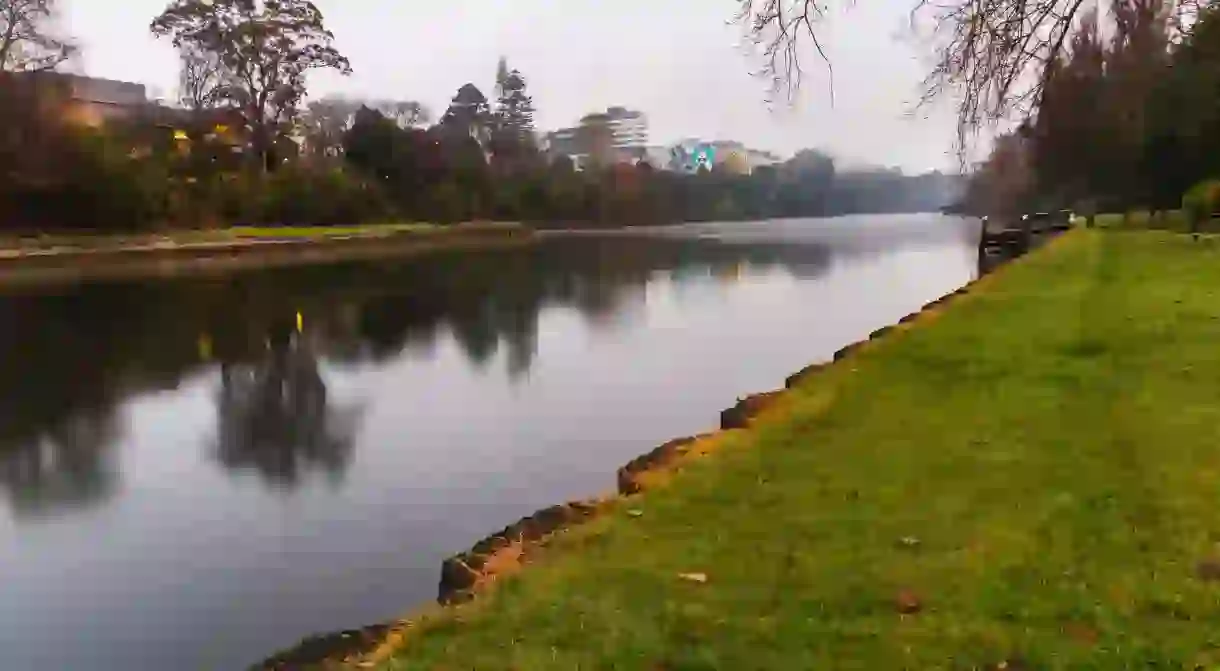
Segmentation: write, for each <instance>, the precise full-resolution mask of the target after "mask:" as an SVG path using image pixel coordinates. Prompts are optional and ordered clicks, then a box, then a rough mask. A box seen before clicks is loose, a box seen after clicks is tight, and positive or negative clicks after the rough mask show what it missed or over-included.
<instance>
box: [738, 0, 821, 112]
mask: <svg viewBox="0 0 1220 671" xmlns="http://www.w3.org/2000/svg"><path fill="white" fill-rule="evenodd" d="M738 2H739V3H740V5H741V8H740V9H739V10H738V12H737V16H736V17H735V21H736V23H737V24H738V25H740V26H741V27H742V28H743V29H744V30H745V32H746V35H747V38H748V39H749V40H750V42H751V44H753V45H754V47H755V49H756V53H757V54H760V55H761V56H762V58H763V60H764V63H763V69H762V72H761V73H759V74H760V75H761V76H763V77H766V78H768V79H770V81H771V94H772V96H778V95H779V94H781V93H782V94H784V95H785V97H786V98H787V99H788V101H789V102H791V101H792V100H793V99H794V97H795V95H796V92H797V90H798V89H799V88H800V85H801V79H802V77H803V75H804V71H803V70H802V69H801V62H800V47H801V36H802V35H807V36H808V39H809V40H810V41H811V42H812V43H813V47H814V49H815V50H816V51H817V53H818V56H819V57H820V58H821V59H822V62H823V63H824V64H825V65H826V69H827V72H828V73H829V75H830V86H829V93H830V101H831V105H833V104H834V66H833V65H832V64H831V62H830V59H829V58H828V57H827V56H826V51H825V49H824V48H823V47H822V42H821V41H820V40H819V39H818V35H817V32H816V31H815V30H814V25H815V24H816V23H817V22H818V21H821V20H822V19H823V18H824V17H825V12H826V7H825V6H822V5H818V4H817V2H816V0H738Z"/></svg>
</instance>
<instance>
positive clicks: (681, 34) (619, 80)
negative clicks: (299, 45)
mask: <svg viewBox="0 0 1220 671" xmlns="http://www.w3.org/2000/svg"><path fill="white" fill-rule="evenodd" d="M912 1H913V0H869V2H851V3H837V4H836V3H831V4H832V7H834V9H832V10H831V13H830V16H828V19H827V21H826V23H824V24H823V26H822V31H823V32H822V33H821V34H820V36H821V37H822V38H823V42H824V44H825V46H826V48H827V53H828V56H829V58H830V60H831V63H832V64H833V68H834V78H833V80H834V81H833V91H834V96H833V104H832V100H831V96H830V91H831V89H830V78H829V73H828V70H827V68H826V66H825V64H823V63H822V62H821V61H820V59H819V58H818V56H817V55H816V53H815V52H813V50H812V48H811V47H809V48H807V49H806V51H805V52H804V58H803V64H804V66H805V70H806V75H805V77H804V80H803V83H802V86H801V89H800V91H799V93H798V96H797V99H796V100H795V101H793V102H792V103H791V104H790V103H788V102H786V100H784V99H782V98H781V100H780V101H778V102H777V103H776V104H768V103H767V99H768V97H770V96H769V92H768V89H769V82H767V81H765V80H763V79H760V78H758V77H755V76H752V75H751V72H752V71H756V70H757V69H758V66H759V65H760V61H759V60H757V58H756V57H754V56H752V55H751V54H750V53H749V52H748V51H747V50H745V49H744V48H743V47H742V43H743V40H742V33H741V29H740V27H738V26H736V25H734V24H732V22H731V19H732V18H733V16H734V15H735V13H736V11H737V8H738V2H737V0H446V1H443V2H442V1H441V0H315V4H316V5H317V6H318V7H319V8H320V9H321V10H322V13H323V14H324V16H325V20H326V24H327V27H328V28H329V29H330V30H331V31H332V32H333V33H334V34H335V44H336V46H337V47H338V48H339V49H340V51H341V52H343V54H344V55H345V56H347V57H348V58H349V59H350V60H351V63H352V68H353V70H354V72H353V74H352V75H351V76H348V77H343V76H339V75H336V74H331V73H318V74H314V75H312V76H311V78H310V96H311V97H320V96H323V95H327V94H343V95H348V96H353V97H368V98H389V99H400V100H418V101H420V102H422V103H424V104H425V105H426V106H428V107H429V108H430V109H431V110H432V112H433V113H434V114H436V115H439V114H440V113H441V112H443V111H444V110H445V107H446V106H447V105H448V102H449V100H450V99H451V98H452V97H453V94H454V93H455V92H456V91H457V89H458V87H460V86H461V85H462V84H464V83H466V82H472V83H474V84H475V85H476V86H478V87H479V88H480V89H482V90H483V92H484V93H485V94H487V95H488V96H489V97H490V96H491V92H492V90H493V88H494V80H495V72H496V63H497V60H498V59H499V58H500V57H501V56H504V57H505V58H507V59H508V64H509V67H510V68H516V69H518V70H520V71H521V72H522V74H523V75H524V76H525V78H526V80H527V81H528V86H529V92H530V94H531V95H532V96H533V98H534V105H535V107H536V108H537V114H536V117H535V123H536V125H537V127H538V129H539V130H541V131H545V130H553V129H555V128H560V127H564V126H570V125H574V124H575V123H576V122H577V120H578V119H579V118H580V117H581V116H583V115H584V114H586V113H588V112H592V111H597V110H601V109H604V108H606V107H608V106H611V105H621V106H624V107H628V108H631V109H638V110H641V111H643V112H644V113H645V114H647V115H648V121H649V126H650V135H651V143H652V144H667V143H670V142H674V141H677V140H680V139H682V138H700V139H704V140H737V141H740V142H743V143H745V144H746V145H747V146H749V147H753V148H757V149H765V150H770V151H774V152H777V153H779V154H780V155H783V156H789V155H791V154H793V153H795V152H796V151H797V150H799V149H803V148H815V149H821V150H823V151H827V152H829V153H830V154H832V155H833V156H835V157H836V158H837V159H838V160H839V162H840V164H841V165H844V166H846V165H851V164H861V163H871V164H880V165H887V166H897V167H900V168H902V169H903V170H904V171H907V172H908V173H917V172H923V171H927V170H933V169H939V170H955V169H956V166H957V162H956V158H955V155H954V153H953V151H952V141H953V137H954V132H953V128H954V124H953V115H952V110H951V109H950V108H949V106H948V105H946V104H939V105H936V106H933V107H932V108H928V109H923V110H919V111H918V112H916V113H915V114H912V110H913V107H914V103H915V102H916V101H917V100H918V98H919V93H920V88H919V82H920V80H921V79H922V78H923V75H924V74H925V73H926V70H927V66H928V63H927V50H926V48H921V47H920V45H919V44H917V43H916V41H915V40H913V39H912V37H911V35H910V33H909V28H908V23H907V12H908V11H909V10H910V8H911V6H912ZM60 2H61V12H62V17H61V20H62V23H63V24H64V25H63V29H64V30H66V31H67V32H68V33H69V34H70V35H71V36H73V37H74V38H75V39H76V40H77V42H78V44H79V45H80V47H81V58H80V60H79V62H78V63H76V64H75V66H74V67H75V69H76V70H78V71H81V72H83V73H84V74H88V75H90V76H94V77H105V78H108V79H122V80H126V81H135V82H140V83H143V84H146V85H148V86H149V87H150V95H159V96H165V97H169V98H172V97H173V95H174V89H175V82H176V80H177V60H176V57H175V54H174V51H173V48H172V47H171V46H170V45H169V43H168V42H167V41H164V40H156V39H154V38H153V37H152V35H151V34H150V33H149V32H148V25H149V23H150V21H151V20H152V19H153V17H155V16H156V15H157V14H158V13H160V11H161V10H162V9H164V7H165V5H166V2H167V0H122V1H121V2H119V1H117V0H60ZM848 5H851V6H848ZM807 46H808V45H807Z"/></svg>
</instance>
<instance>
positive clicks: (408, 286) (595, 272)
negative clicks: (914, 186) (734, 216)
mask: <svg viewBox="0 0 1220 671" xmlns="http://www.w3.org/2000/svg"><path fill="white" fill-rule="evenodd" d="M709 230H720V229H709ZM750 235H751V234H749V233H737V234H735V235H725V234H717V235H704V234H699V236H698V237H689V236H688V237H679V236H670V235H662V236H660V237H656V236H652V237H644V236H639V235H622V236H610V237H606V238H599V239H597V240H596V242H592V241H590V240H589V239H584V238H575V237H574V238H562V237H560V238H555V239H549V240H547V241H546V242H545V244H541V245H538V246H535V247H533V248H530V249H526V250H518V251H515V252H503V251H488V252H473V253H471V252H465V253H453V254H437V255H434V256H429V257H427V258H423V259H415V260H412V261H410V262H407V263H402V264H376V265H368V264H343V265H335V266H328V267H312V268H305V269H293V270H286V271H273V272H264V273H255V274H247V275H240V276H235V277H230V278H222V279H215V278H206V279H205V278H200V279H195V280H179V281H168V282H159V283H155V284H115V285H93V286H83V287H78V288H74V289H71V290H68V291H65V292H63V293H61V294H58V295H44V296H23V297H8V298H3V299H0V320H3V323H5V324H6V328H5V329H4V330H3V333H0V360H3V361H4V362H5V365H4V366H3V367H2V370H0V488H2V489H3V490H4V492H5V494H6V496H7V498H8V499H9V500H10V502H11V503H12V507H13V509H14V510H15V511H17V513H18V514H19V515H20V514H23V513H27V512H33V511H38V510H49V509H54V508H55V507H57V506H79V505H83V504H88V503H93V502H98V501H102V500H104V499H105V498H106V496H107V495H108V494H110V493H112V492H113V491H114V490H115V488H116V487H117V486H118V473H117V472H116V466H115V464H114V463H113V455H112V451H113V450H112V446H113V445H114V444H115V442H116V441H118V440H119V439H120V438H121V435H122V426H123V421H122V419H121V417H119V416H118V415H117V410H116V407H117V406H118V405H119V404H120V403H122V402H123V401H124V400H125V399H127V398H130V397H132V396H134V395H137V394H141V393H147V392H152V391H156V390H159V389H171V388H174V387H176V386H177V385H178V384H180V382H181V381H182V380H183V379H184V378H185V377H187V376H188V375H191V374H194V373H196V372H200V371H205V370H209V369H216V370H218V371H219V372H220V379H221V382H220V385H219V390H218V391H217V393H216V396H215V402H216V409H217V417H218V426H217V439H216V462H217V463H219V464H221V465H222V466H223V467H225V468H227V469H232V470H236V471H246V470H253V471H256V472H258V473H259V474H260V475H261V476H262V478H263V479H264V480H265V481H266V482H267V483H268V484H270V485H274V486H276V487H292V486H295V485H296V484H297V483H299V482H300V481H301V479H302V477H303V476H304V475H305V474H306V473H307V472H309V471H310V470H313V469H317V470H319V471H321V472H325V473H327V474H328V475H330V476H332V477H338V476H340V475H341V474H342V472H343V469H344V467H345V465H346V464H347V463H348V462H349V461H350V459H351V450H352V447H351V446H352V442H353V440H352V435H353V434H354V432H355V431H356V429H357V426H356V425H357V424H358V417H359V413H358V411H356V410H354V409H351V408H332V407H330V406H329V404H328V395H327V383H326V379H325V375H324V374H323V373H322V372H321V367H320V364H321V363H323V362H326V361H331V362H335V363H343V364H361V363H367V364H378V363H381V362H385V361H387V360H389V359H392V358H394V357H396V356H398V355H399V354H400V353H401V352H403V351H404V350H405V349H418V350H420V351H423V352H424V353H427V352H428V351H430V350H431V349H432V348H433V347H434V346H435V343H436V342H437V340H438V338H441V337H445V336H446V334H447V335H448V336H451V337H452V339H453V341H454V342H456V343H457V345H458V346H460V348H461V350H462V351H463V352H464V353H465V355H466V357H467V358H468V359H469V361H470V362H471V363H472V364H474V366H476V367H477V368H479V369H481V370H485V371H486V370H488V367H489V366H490V365H491V364H492V363H493V362H495V361H497V360H501V361H502V364H501V365H503V366H504V369H503V370H504V372H505V373H506V374H507V376H508V377H509V378H510V379H520V378H521V377H523V376H525V375H527V374H528V372H529V370H530V368H531V366H532V364H533V361H534V358H535V357H536V356H537V342H538V317H539V313H540V312H541V311H542V310H543V309H545V308H547V307H567V308H571V309H573V310H575V311H577V312H578V313H579V314H581V315H582V316H583V318H584V319H585V321H586V322H587V323H588V324H589V325H590V327H591V328H592V329H594V330H601V329H606V328H611V327H613V326H614V325H615V324H616V323H621V322H622V320H624V319H629V318H630V315H631V314H632V313H633V311H638V310H639V309H640V308H641V306H642V305H643V304H644V302H645V300H646V286H647V284H648V282H649V281H650V279H651V278H653V277H654V276H656V275H657V274H658V273H660V274H664V275H666V276H668V277H669V278H670V279H671V280H672V281H673V282H675V283H677V284H680V285H681V284H697V283H702V282H707V283H717V284H721V285H723V284H731V283H733V282H737V281H740V280H741V279H742V278H743V277H745V276H749V275H761V274H767V273H771V272H776V271H783V272H787V273H788V274H790V275H791V276H793V277H797V278H800V279H812V278H817V277H819V276H820V275H822V274H824V273H825V272H826V271H827V269H828V268H829V267H830V265H831V262H832V255H831V247H832V246H834V254H835V255H836V257H837V258H838V259H839V260H840V261H841V260H842V259H844V258H845V257H852V256H862V255H863V256H867V255H870V254H876V253H880V252H879V248H884V246H878V245H876V244H857V245H851V244H840V243H839V242H833V241H832V242H827V241H825V240H821V239H817V238H813V239H805V238H803V237H801V236H799V235H798V236H796V237H792V238H788V239H779V240H776V239H766V238H764V239H755V238H753V237H750ZM853 240H854V238H853ZM914 242H919V240H918V239H915V240H914ZM298 315H300V317H298ZM297 319H300V320H301V322H302V323H301V324H299V325H297V324H295V322H296V320H297ZM297 326H299V327H300V333H297V330H298V329H297V328H296V327H297Z"/></svg>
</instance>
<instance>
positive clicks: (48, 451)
mask: <svg viewBox="0 0 1220 671" xmlns="http://www.w3.org/2000/svg"><path fill="white" fill-rule="evenodd" d="M118 433H119V432H118V428H117V425H116V422H115V418H114V415H113V413H112V412H110V410H109V409H106V408H93V409H86V410H82V411H80V412H78V413H76V414H73V415H70V416H68V417H65V418H64V419H63V420H61V421H60V422H58V423H57V424H55V425H54V426H50V427H47V429H46V430H45V431H43V432H40V433H38V434H37V435H34V436H26V437H23V438H22V439H21V440H22V442H21V443H17V444H9V445H7V446H6V447H3V448H0V487H2V488H3V489H5V490H6V491H7V492H8V499H9V502H10V504H11V505H12V508H13V510H14V511H15V512H16V513H17V514H18V515H26V514H39V513H43V512H48V511H51V510H54V509H56V508H59V507H78V506H82V505H87V504H89V503H93V502H95V501H99V500H101V499H103V498H105V497H106V495H108V494H109V493H110V492H111V491H112V490H113V489H114V485H115V476H116V475H117V474H116V473H115V470H114V465H113V463H111V462H112V459H111V451H112V450H111V447H112V446H113V444H114V441H115V439H116V437H117V436H118Z"/></svg>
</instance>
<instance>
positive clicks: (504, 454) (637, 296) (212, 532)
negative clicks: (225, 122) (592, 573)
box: [0, 218, 975, 671]
mask: <svg viewBox="0 0 1220 671" xmlns="http://www.w3.org/2000/svg"><path fill="white" fill-rule="evenodd" d="M858 223H859V225H857V222H851V221H842V222H804V223H800V222H797V223H792V224H789V223H785V222H774V223H767V224H755V225H727V226H699V227H685V228H683V229H666V231H664V232H662V233H656V232H649V233H648V234H647V235H641V234H638V233H636V234H621V235H609V236H597V237H581V236H561V237H555V238H550V237H547V238H544V240H543V241H542V242H541V243H539V244H538V245H534V246H531V247H528V248H524V249H517V250H513V251H505V250H499V251H486V252H463V253H452V254H436V255H429V256H427V257H421V258H415V259H411V260H409V261H404V262H401V263H391V262H378V263H368V264H340V265H332V266H326V267H311V268H296V269H291V270H282V271H273V272H259V273H251V274H240V275H235V276H231V277H196V278H191V279H181V280H175V281H158V282H145V283H127V284H123V283H113V284H95V285H90V286H82V287H78V288H74V289H69V290H59V291H56V292H52V293H45V294H43V295H22V296H9V297H0V323H3V324H4V328H2V329H0V360H2V362H3V364H4V365H2V366H0V557H3V558H4V573H3V579H2V580H0V668H2V669H4V670H5V671H7V670H8V669H36V668H46V669H67V668H88V669H96V670H97V671H110V670H111V669H114V670H116V671H117V670H119V669H122V670H123V671H129V670H131V669H144V668H149V669H160V668H177V667H179V666H182V663H183V660H187V665H188V666H190V667H191V668H244V667H245V665H247V664H249V663H251V662H253V661H254V660H256V659H259V658H261V657H263V656H265V655H267V654H268V653H270V652H272V651H273V650H275V649H277V648H281V647H283V646H286V645H290V644H291V643H293V642H294V641H296V640H299V639H300V637H302V636H304V635H306V634H309V633H311V632H317V631H327V630H332V629H339V628H343V627H350V626H355V625H359V624H365V623H368V622H376V621H381V620H384V619H387V618H390V617H393V616H395V615H397V614H400V613H401V612H402V611H403V610H404V609H406V608H409V607H411V605H412V604H416V603H419V602H421V601H424V600H427V599H430V598H432V597H433V596H434V594H435V586H436V571H437V566H438V565H439V562H440V560H441V559H442V558H443V557H444V556H446V555H448V554H451V553H452V552H455V551H457V550H460V549H461V548H463V547H467V546H469V544H470V543H471V542H472V540H473V539H475V538H477V537H479V536H480V535H482V534H485V533H487V532H488V531H489V530H491V529H495V528H501V527H503V526H504V525H505V524H507V523H509V522H511V521H512V520H514V519H517V518H519V517H520V516H522V515H524V514H528V513H530V512H532V511H533V510H536V509H537V508H539V507H543V506H546V505H549V504H552V503H554V502H555V501H563V500H570V499H572V498H575V497H579V496H587V495H589V494H591V493H595V492H598V491H602V490H604V489H606V488H608V487H612V486H613V474H614V469H615V468H617V467H618V466H619V465H621V464H622V463H624V462H625V461H626V460H628V459H630V458H632V457H634V456H636V455H638V454H639V453H640V452H641V451H643V450H645V449H647V448H648V447H651V446H652V445H655V444H658V443H659V442H661V441H663V440H665V439H667V438H670V437H672V436H675V435H683V434H688V433H692V432H696V431H700V430H704V429H706V428H707V427H708V426H709V424H711V423H714V421H715V416H716V412H717V411H718V410H719V409H720V408H722V407H724V406H725V405H726V404H728V403H731V402H732V399H733V398H734V396H735V395H740V394H744V393H749V392H752V391H761V390H763V389H766V388H769V387H770V386H774V385H775V384H777V383H778V381H779V380H780V379H782V378H783V376H784V375H786V374H788V373H790V372H791V371H792V370H794V369H796V368H799V367H800V366H802V365H805V364H807V363H809V362H810V361H813V360H817V359H818V358H819V357H826V356H829V355H830V354H831V353H832V352H833V351H834V350H836V349H838V348H839V347H841V346H842V345H844V344H846V343H847V342H850V341H852V340H855V339H858V338H860V337H862V336H864V335H866V334H867V333H869V332H870V331H872V330H873V329H875V328H878V327H879V326H881V325H883V324H886V323H891V322H893V321H894V320H896V319H898V318H900V317H901V316H902V315H904V314H906V313H908V312H910V311H911V310H912V309H914V308H916V307H918V306H920V305H922V304H923V303H925V302H927V301H928V300H931V299H932V298H935V297H937V296H940V295H942V294H944V293H945V292H947V291H951V290H953V289H954V288H956V287H958V286H961V284H962V283H964V282H965V281H967V280H968V279H969V278H970V276H971V273H972V269H971V267H972V264H973V261H974V257H975V244H974V240H967V239H965V238H962V237H961V236H962V235H966V234H964V233H962V231H965V230H966V229H965V228H963V227H959V226H957V225H955V224H953V223H952V221H945V220H942V219H937V218H932V219H931V220H928V219H924V220H918V221H914V220H906V221H897V220H895V221H894V222H893V223H891V224H886V223H885V222H884V221H870V222H858ZM887 226H888V227H889V228H886V227H887ZM877 231H881V233H878V232H877ZM764 233H765V234H764ZM683 236H685V237H683ZM959 238H960V239H959ZM85 510H87V511H88V513H89V514H79V512H80V511H85ZM10 519H11V520H15V521H16V524H7V522H9V521H10ZM6 606H7V607H6ZM63 631H73V632H78V633H80V636H76V637H69V638H67V639H66V638H64V637H63V636H62V632H63ZM133 642H138V643H133Z"/></svg>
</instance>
